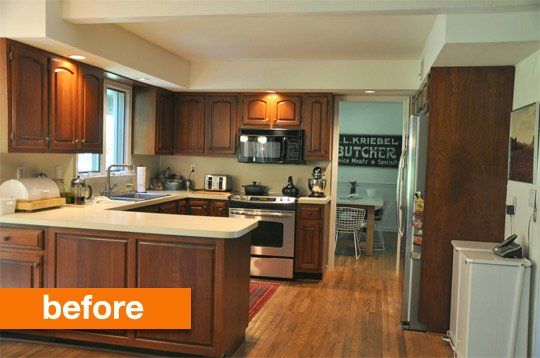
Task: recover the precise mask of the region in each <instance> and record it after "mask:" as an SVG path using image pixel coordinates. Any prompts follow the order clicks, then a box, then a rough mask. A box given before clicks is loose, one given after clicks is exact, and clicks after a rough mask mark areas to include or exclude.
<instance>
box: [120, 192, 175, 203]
mask: <svg viewBox="0 0 540 358" xmlns="http://www.w3.org/2000/svg"><path fill="white" fill-rule="evenodd" d="M166 196H169V194H152V193H122V194H114V195H111V196H110V199H111V200H120V201H145V200H150V199H158V198H163V197H166Z"/></svg>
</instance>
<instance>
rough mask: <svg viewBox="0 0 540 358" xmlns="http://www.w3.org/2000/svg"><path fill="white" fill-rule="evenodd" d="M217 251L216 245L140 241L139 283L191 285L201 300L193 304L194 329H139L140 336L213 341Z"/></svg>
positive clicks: (200, 341)
mask: <svg viewBox="0 0 540 358" xmlns="http://www.w3.org/2000/svg"><path fill="white" fill-rule="evenodd" d="M215 254H216V252H215V247H214V246H213V245H193V244H181V243H167V242H144V241H141V242H139V243H138V246H137V255H138V256H137V287H159V288H163V287H165V288H166V287H187V288H191V296H192V301H193V302H196V303H197V304H196V305H192V309H193V310H192V312H191V323H192V327H191V330H138V331H137V334H136V337H137V338H141V339H150V340H158V341H167V342H177V343H190V344H197V345H207V346H210V345H212V344H213V333H214V327H213V322H214V314H215V312H214V301H213V296H214V290H215V287H214V272H215V267H214V266H215V262H216V261H215ZM156 262H159V264H156ZM208 263H213V264H210V265H209V264H208ZM203 322H204V323H203Z"/></svg>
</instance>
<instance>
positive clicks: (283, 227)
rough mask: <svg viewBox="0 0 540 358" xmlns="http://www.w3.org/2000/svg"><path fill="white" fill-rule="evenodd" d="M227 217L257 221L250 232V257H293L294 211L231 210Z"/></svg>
mask: <svg viewBox="0 0 540 358" xmlns="http://www.w3.org/2000/svg"><path fill="white" fill-rule="evenodd" d="M229 216H230V217H243V218H249V219H256V220H259V226H258V227H257V228H256V229H255V230H253V231H252V232H251V254H252V255H261V256H276V257H290V258H292V257H294V222H295V212H294V211H277V210H276V211H270V210H259V209H237V208H231V209H229Z"/></svg>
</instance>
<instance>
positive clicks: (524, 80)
mask: <svg viewBox="0 0 540 358" xmlns="http://www.w3.org/2000/svg"><path fill="white" fill-rule="evenodd" d="M537 101H540V51H537V52H536V53H535V54H533V55H532V56H530V57H528V58H526V59H524V60H523V61H521V62H520V63H518V64H517V65H516V76H515V83H514V102H513V109H517V108H520V107H523V106H525V105H528V104H530V103H534V102H537ZM538 172H539V174H540V170H539V171H538ZM530 189H535V190H536V191H537V193H536V201H537V203H540V183H539V184H537V185H533V184H526V183H519V182H515V181H508V187H507V194H506V202H507V204H512V203H514V201H515V202H516V215H515V216H514V217H513V218H512V219H510V218H509V217H508V216H507V219H506V230H505V231H506V235H507V236H508V235H509V234H510V233H516V234H517V235H518V240H519V242H520V243H521V244H526V243H527V236H528V235H527V232H528V228H529V218H530V217H531V215H532V212H533V209H532V208H531V207H529V206H528V200H529V190H530ZM530 226H531V227H530V233H531V237H530V239H529V242H530V246H529V248H528V251H529V258H530V260H531V261H532V262H533V264H534V265H533V275H532V283H533V284H532V288H531V289H532V294H531V302H532V305H531V308H532V312H531V315H530V326H531V332H530V340H531V341H530V342H529V347H530V353H531V355H532V356H539V355H540V316H539V315H540V306H539V305H540V296H539V294H538V289H539V288H540V275H539V272H538V264H540V220H537V222H536V223H531V225H530Z"/></svg>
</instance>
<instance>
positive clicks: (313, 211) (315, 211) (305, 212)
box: [300, 205, 322, 219]
mask: <svg viewBox="0 0 540 358" xmlns="http://www.w3.org/2000/svg"><path fill="white" fill-rule="evenodd" d="M300 219H322V207H321V206H320V205H316V206H315V205H313V206H311V205H310V206H300Z"/></svg>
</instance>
